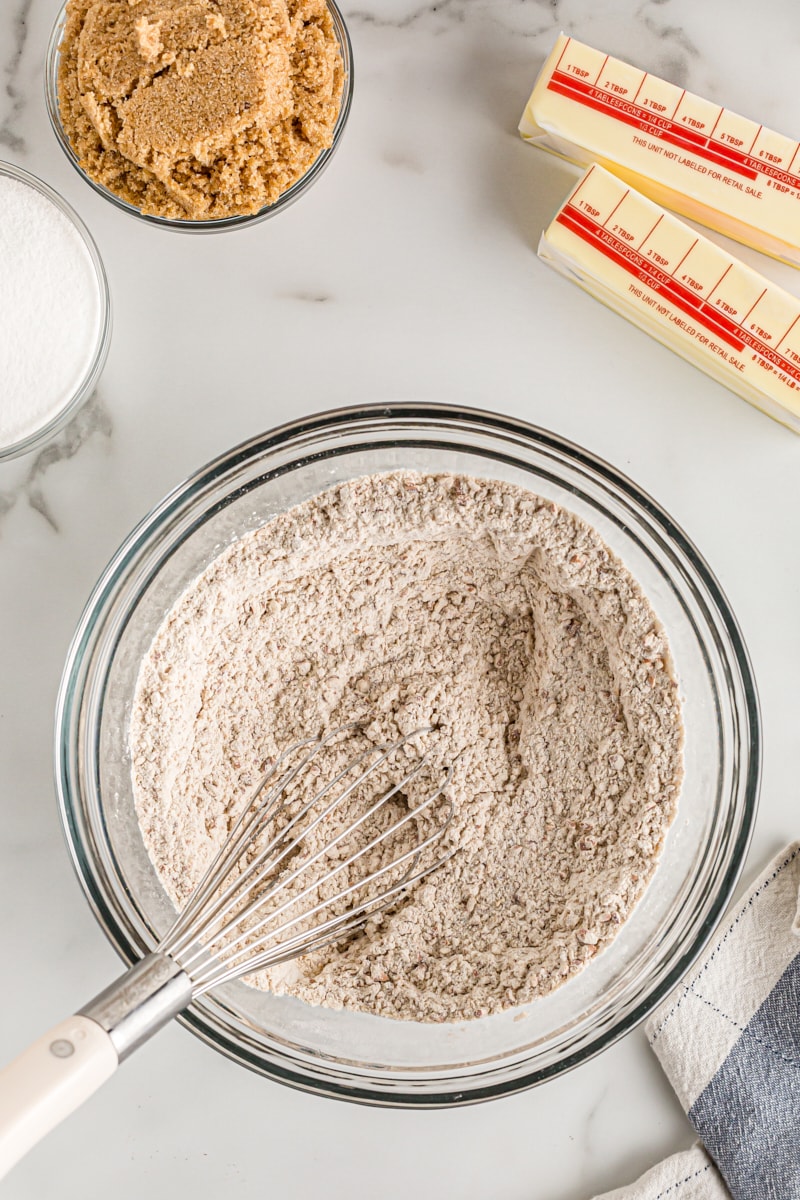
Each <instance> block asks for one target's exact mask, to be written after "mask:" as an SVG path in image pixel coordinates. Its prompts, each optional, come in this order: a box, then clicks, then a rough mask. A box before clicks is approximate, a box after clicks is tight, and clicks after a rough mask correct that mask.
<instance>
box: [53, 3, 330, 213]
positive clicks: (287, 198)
mask: <svg viewBox="0 0 800 1200" xmlns="http://www.w3.org/2000/svg"><path fill="white" fill-rule="evenodd" d="M327 2H328V8H329V10H330V14H331V19H332V20H333V29H334V33H335V34H336V39H337V41H338V43H339V50H340V52H341V55H342V64H343V66H344V88H343V90H342V104H341V108H340V109H339V116H338V117H337V120H336V125H335V126H334V130H333V141H332V142H331V144H330V146H329V147H328V149H327V150H323V151H322V153H321V154H319V155H317V157H316V158H315V159H314V162H313V163H312V164H311V166H310V167H309V169H308V170H307V171H306V173H305V175H302V176H301V177H300V179H298V180H297V182H296V183H293V184H292V186H291V187H290V188H287V189H286V191H285V192H284V193H283V194H282V195H281V196H279V197H278V199H277V200H276V201H275V203H274V204H266V205H264V207H263V208H260V209H259V210H258V212H255V213H245V214H244V215H242V216H237V217H220V218H218V219H216V220H212V221H183V220H178V219H176V218H172V217H157V216H153V215H152V214H150V213H143V212H141V211H140V210H139V209H138V208H136V207H135V205H133V204H129V203H128V202H127V200H123V199H122V198H121V197H120V196H117V195H116V194H115V193H114V192H112V191H110V189H109V188H107V187H104V185H103V184H102V183H98V182H97V180H95V179H92V177H91V176H90V175H88V174H87V173H86V171H84V169H83V167H82V166H81V164H80V162H79V160H78V156H77V154H76V153H75V151H74V150H73V148H72V143H71V142H70V140H69V138H68V137H67V133H66V130H65V129H64V126H63V123H62V121H61V109H60V107H59V104H58V72H59V67H60V63H61V40H62V38H63V36H64V25H65V22H66V3H65V4H64V5H63V7H62V8H61V11H60V12H59V14H58V16H57V17H56V21H55V24H54V25H53V31H52V33H51V34H50V41H49V43H48V46H47V54H46V57H45V69H44V89H45V102H46V104H47V115H48V116H49V118H50V124H51V126H52V128H53V132H54V134H55V135H56V138H57V139H58V144H59V145H60V147H61V149H62V150H63V151H64V153H65V154H66V156H67V158H68V159H69V161H70V162H71V163H72V165H73V167H74V168H75V170H76V171H77V172H78V174H79V175H80V177H81V179H84V180H85V181H86V183H88V184H89V186H90V187H92V188H94V190H95V191H96V192H97V193H98V195H100V196H103V197H104V198H105V199H106V200H110V201H111V203H112V204H113V205H114V206H115V207H116V208H119V209H121V210H122V211H123V212H126V213H130V215H131V216H133V217H138V218H139V220H140V221H146V222H147V224H148V225H158V226H160V227H161V228H162V229H176V230H178V232H180V233H223V232H224V231H225V230H227V229H241V228H242V227H243V226H245V225H256V224H257V223H258V222H259V221H265V220H266V219H267V217H274V216H277V214H278V213H279V212H283V210H284V209H286V208H288V207H289V205H290V204H293V203H294V202H295V200H298V199H299V198H300V196H302V195H303V193H304V192H306V191H308V189H309V188H310V187H311V185H312V184H313V183H314V182H315V181H316V180H317V179H319V177H320V175H321V174H322V172H323V171H324V170H325V168H326V167H327V165H328V163H329V162H330V161H331V159H332V158H333V155H334V154H335V152H336V149H337V147H338V145H339V142H340V140H341V137H342V134H343V132H344V127H345V125H346V124H347V118H348V117H349V115H350V106H351V104H352V102H353V47H352V44H351V42H350V35H349V33H348V32H347V26H346V25H345V22H344V17H343V16H342V14H341V13H340V12H339V9H338V8H337V7H336V4H335V3H334V0H327Z"/></svg>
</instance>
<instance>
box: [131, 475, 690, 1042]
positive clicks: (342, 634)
mask: <svg viewBox="0 0 800 1200" xmlns="http://www.w3.org/2000/svg"><path fill="white" fill-rule="evenodd" d="M349 721H359V722H362V723H363V724H364V725H365V728H366V734H367V736H368V737H369V738H371V739H373V740H375V741H383V740H394V739H395V738H397V737H399V736H401V735H403V734H406V733H410V732H411V731H413V730H415V729H418V728H420V727H421V726H427V725H431V726H433V727H434V733H433V734H432V735H430V738H429V739H428V745H427V747H426V748H430V751H431V755H432V761H433V764H434V766H435V765H436V764H437V763H439V764H440V765H444V764H447V763H452V764H453V777H452V784H451V788H450V792H449V794H450V796H451V797H452V800H453V802H454V805H455V816H454V819H453V822H452V825H451V827H450V830H449V831H448V834H447V835H446V836H447V838H448V839H449V845H451V846H453V847H456V854H455V855H454V857H453V858H452V859H451V860H450V861H449V862H448V863H447V864H446V865H445V866H444V867H443V868H441V869H440V870H439V871H438V872H437V873H436V874H434V875H433V876H431V877H429V878H428V879H425V880H423V881H422V882H421V883H420V884H418V885H417V886H416V887H415V888H414V889H413V890H412V892H411V894H410V896H409V898H408V899H406V900H405V901H404V902H403V903H402V904H401V905H400V906H399V907H398V908H397V909H396V911H394V912H390V913H388V914H386V915H384V916H383V917H381V918H379V919H377V920H376V921H374V922H373V923H372V924H371V925H370V926H369V927H368V928H367V929H366V930H365V931H363V932H362V933H359V934H357V935H355V936H354V937H353V939H352V940H351V942H349V943H348V945H347V946H346V947H344V948H343V949H342V948H340V949H330V948H326V949H324V950H322V951H319V952H317V954H315V955H314V956H311V957H309V958H306V959H301V960H300V961H299V962H297V963H295V964H292V967H291V969H290V970H288V971H287V970H286V969H285V968H283V969H282V970H279V971H276V972H274V973H273V974H272V975H270V974H269V973H264V974H263V975H262V976H259V977H258V979H257V980H256V981H255V982H256V983H257V984H258V985H259V986H264V987H267V988H271V989H272V990H274V991H278V992H290V993H292V994H293V995H295V996H299V997H301V998H302V999H303V1000H306V1001H308V1002H309V1003H311V1004H323V1005H328V1006H330V1007H346V1008H350V1009H359V1010H363V1011H365V1012H370V1013H378V1014H381V1015H383V1016H390V1017H403V1018H410V1019H414V1020H419V1021H457V1020H463V1019H466V1018H472V1017H479V1016H484V1015H486V1014H488V1013H495V1012H499V1011H501V1010H502V1009H505V1008H509V1007H511V1006H513V1005H519V1004H524V1003H527V1002H529V1001H531V1000H533V999H535V998H536V997H538V996H542V995H544V994H546V993H548V992H550V991H552V990H553V989H554V988H556V987H558V986H559V985H560V984H561V983H563V982H564V981H565V980H567V979H568V978H569V977H570V976H571V975H574V974H575V973H576V972H577V971H579V970H581V968H582V967H583V966H584V965H585V964H586V963H588V962H590V961H591V959H592V958H593V957H594V956H595V955H596V954H597V953H598V952H599V951H600V950H601V949H602V948H603V947H604V946H605V945H607V944H608V942H610V941H611V939H612V938H613V937H614V935H615V934H616V933H617V931H618V930H619V927H620V924H621V923H622V922H623V921H624V920H625V919H626V917H628V915H629V914H630V912H631V910H632V908H633V907H634V905H635V903H636V901H637V900H638V899H639V897H640V896H641V895H642V892H643V890H644V888H645V886H646V884H647V882H648V880H649V879H650V877H651V876H652V874H653V871H654V870H655V867H656V863H657V860H658V856H659V853H660V851H661V848H662V844H663V840H664V837H665V834H666V831H667V828H668V826H669V824H670V822H671V821H672V819H673V817H674V815H675V809H676V804H677V798H678V791H679V786H680V778H681V770H682V753H681V750H682V741H683V734H682V724H681V714H680V705H679V701H678V696H677V687H676V683H675V679H674V675H673V672H672V666H671V661H670V655H669V649H668V646H667V641H666V637H665V635H664V632H663V630H662V628H661V626H660V625H659V623H658V621H657V619H656V617H655V614H654V613H653V610H652V608H651V607H650V604H649V603H648V601H647V600H646V598H645V597H644V596H643V595H642V592H641V590H640V588H639V587H638V585H637V584H636V582H635V581H634V580H633V578H632V577H631V575H630V574H629V572H628V571H627V570H626V569H625V567H624V566H623V565H622V564H621V563H620V562H619V561H618V560H617V559H616V558H615V557H614V555H613V554H612V553H611V552H610V551H609V549H608V548H607V547H606V545H605V544H604V543H603V541H602V540H601V539H600V537H599V535H598V534H597V533H596V532H595V531H594V530H593V529H592V528H590V527H589V526H588V525H586V524H585V523H584V522H583V521H581V520H580V519H579V518H577V517H576V516H574V515H573V514H572V513H570V512H568V511H566V510H564V509H561V508H559V507H558V506H556V505H555V504H553V503H552V502H550V501H548V500H544V499H542V498H540V497H537V496H535V495H533V494H532V493H530V492H527V491H525V490H523V489H521V488H518V487H515V486H513V485H510V484H506V483H501V482H497V481H493V480H480V479H473V478H467V477H463V476H448V475H418V474H412V473H408V472H397V473H394V474H390V475H376V476H370V477H368V478H363V479H357V480H354V481H352V482H349V483H345V484H341V485H338V486H337V487H334V488H333V489H331V490H330V491H328V492H325V493H323V494H322V495H320V496H317V497H315V498H314V499H313V500H310V501H308V502H307V503H305V504H303V505H300V506H298V507H296V508H293V509H291V510H290V511H288V512H286V513H284V514H283V515H281V516H279V517H277V518H276V519H274V520H272V521H270V522H269V523H268V524H267V525H265V526H264V527H263V528H262V529H259V530H257V531H256V532H255V533H252V534H249V535H248V536H246V537H244V538H242V539H241V540H240V541H238V542H236V543H235V544H234V545H233V546H231V547H230V548H229V549H228V550H226V551H225V552H224V553H222V554H221V555H220V556H219V557H218V558H217V559H216V560H215V561H214V562H213V563H212V564H211V565H210V567H209V568H208V569H207V570H206V571H205V573H204V574H203V575H201V576H200V578H199V579H197V580H196V581H195V582H194V583H193V584H192V585H191V587H190V588H189V589H188V591H187V592H186V593H185V594H184V595H183V597H182V598H181V599H180V600H179V601H178V603H177V604H176V605H175V607H174V609H173V610H172V612H171V613H170V614H169V615H168V617H167V619H166V621H165V623H164V625H163V626H162V628H161V630H160V631H159V633H158V635H157V636H156V639H155V641H154V643H153V646H152V648H151V650H150V652H149V654H148V656H147V658H146V659H145V661H144V663H143V665H142V668H141V672H140V676H139V680H138V686H137V693H136V697H135V704H134V710H133V715H132V721H131V752H132V760H133V778H134V788H135V796H136V805H137V811H138V815H139V820H140V823H141V826H142V830H143V833H144V838H145V843H146V845H147V848H148V851H149V853H150V855H151V857H152V859H153V862H154V863H155V865H156V868H157V870H158V873H159V875H160V877H161V879H162V881H163V883H164V886H165V888H166V889H167V891H168V893H169V895H170V896H171V897H172V899H173V900H174V901H175V902H176V904H179V905H180V904H183V903H184V902H185V901H186V899H187V897H188V896H189V894H190V892H191V890H192V888H193V887H194V886H195V884H196V883H197V882H198V880H199V878H200V876H201V874H202V872H203V869H204V866H205V864H206V863H207V862H208V859H209V857H210V855H211V853H212V851H213V849H215V848H216V847H217V846H219V844H220V843H221V842H222V840H223V839H224V837H225V834H226V832H227V830H228V827H229V825H230V823H231V821H232V819H233V818H234V817H235V816H236V815H237V813H238V811H239V809H240V808H241V805H242V804H243V803H244V800H245V797H246V795H247V792H248V789H249V788H250V787H252V785H253V783H254V782H255V781H256V780H257V778H258V776H259V773H260V771H261V769H262V766H263V764H264V763H265V762H268V761H270V760H271V759H272V758H273V757H274V756H275V754H276V753H277V752H278V750H279V749H282V748H284V747H285V746H286V745H287V744H288V743H291V742H294V741H295V740H298V739H300V738H303V737H307V736H312V735H317V734H319V733H322V732H324V731H326V730H328V729H330V728H333V727H335V726H338V725H341V724H343V723H345V722H349Z"/></svg>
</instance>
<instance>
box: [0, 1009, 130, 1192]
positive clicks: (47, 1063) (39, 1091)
mask: <svg viewBox="0 0 800 1200" xmlns="http://www.w3.org/2000/svg"><path fill="white" fill-rule="evenodd" d="M118 1061H119V1060H118V1058H117V1052H116V1050H115V1049H114V1046H113V1043H112V1041H111V1038H110V1037H109V1035H108V1034H107V1033H106V1031H105V1030H104V1029H101V1027H100V1026H99V1025H98V1024H97V1022H96V1021H92V1020H91V1019H90V1018H89V1017H81V1016H75V1017H68V1018H67V1020H66V1021H62V1022H61V1023H60V1025H55V1026H54V1027H53V1028H52V1029H51V1030H50V1032H49V1033H46V1034H45V1035H44V1037H40V1038H39V1039H38V1041H35V1042H34V1043H33V1045H32V1046H29V1047H28V1049H27V1050H23V1052H22V1054H20V1055H19V1056H18V1057H17V1058H15V1059H14V1061H13V1062H11V1063H9V1065H8V1066H7V1067H5V1068H4V1069H3V1070H2V1071H0V1179H2V1178H3V1177H4V1176H5V1174H6V1173H7V1172H8V1171H10V1170H11V1168H12V1167H13V1166H14V1164H15V1163H17V1162H19V1160H20V1159H21V1158H22V1156H23V1155H24V1154H27V1152H28V1150H30V1149H31V1147H32V1146H35V1145H36V1143H37V1142H39V1141H41V1139H42V1138H43V1137H44V1136H45V1134H46V1133H49V1132H50V1130H51V1129H54V1128H55V1127H56V1125H58V1124H59V1123H60V1122H61V1121H63V1120H64V1118H65V1117H68V1116H69V1115H70V1113H73V1112H75V1110H76V1109H77V1108H80V1106H81V1105H82V1104H83V1102H84V1101H85V1100H88V1098H89V1097H90V1096H91V1095H92V1093H93V1092H96V1091H97V1089H98V1088H99V1087H100V1086H101V1085H102V1084H103V1083H105V1081H106V1080H107V1079H108V1078H109V1077H110V1076H111V1075H113V1074H114V1071H115V1070H116V1069H117V1064H118Z"/></svg>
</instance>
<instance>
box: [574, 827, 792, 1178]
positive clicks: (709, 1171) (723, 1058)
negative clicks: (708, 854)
mask: <svg viewBox="0 0 800 1200" xmlns="http://www.w3.org/2000/svg"><path fill="white" fill-rule="evenodd" d="M799 892H800V842H797V843H795V844H794V845H791V846H788V847H787V848H786V850H784V851H783V852H782V853H781V854H780V855H778V857H777V858H776V859H775V861H774V862H773V863H771V865H770V866H769V868H768V870H767V872H766V873H765V874H764V875H762V877H761V878H760V879H759V881H758V883H757V884H756V886H755V887H754V888H753V889H752V890H751V891H750V892H749V894H748V895H747V896H745V898H744V899H743V900H741V901H739V902H738V903H736V904H735V905H734V906H733V908H731V909H730V910H729V912H728V914H727V916H726V917H725V918H724V920H723V921H722V924H721V925H720V927H719V930H718V932H717V934H716V936H715V937H714V939H713V940H712V942H711V944H710V947H709V949H708V950H707V951H706V953H705V954H704V955H703V957H702V958H701V959H700V960H699V962H698V963H697V964H696V965H695V966H694V967H693V968H692V971H691V973H690V974H689V975H688V976H687V977H686V979H684V981H683V983H682V984H681V985H680V986H679V987H678V988H676V989H675V991H674V992H673V993H672V995H671V996H669V997H668V998H667V1000H666V1001H665V1002H664V1003H663V1004H662V1005H661V1006H660V1007H659V1008H658V1009H656V1011H655V1012H654V1013H653V1015H652V1016H651V1018H650V1020H649V1021H648V1023H647V1025H646V1032H647V1037H648V1040H649V1042H650V1045H651V1046H652V1047H653V1049H654V1050H655V1052H656V1054H657V1055H658V1057H659V1059H660V1060H661V1065H662V1067H663V1068H664V1070H665V1071H666V1073H667V1076H668V1077H669V1080H670V1083H671V1084H672V1086H673V1088H674V1089H675V1092H676V1094H677V1096H678V1099H679V1100H680V1102H681V1104H682V1105H683V1107H684V1108H685V1110H686V1113H687V1116H688V1117H689V1120H690V1121H691V1123H692V1125H693V1126H694V1128H695V1130H696V1131H697V1134H698V1136H699V1138H700V1142H701V1144H698V1145H697V1146H695V1147H694V1148H693V1149H692V1150H688V1151H686V1153H684V1154H676V1155H675V1156H674V1157H672V1158H669V1159H667V1160H666V1161H665V1162H663V1163H660V1164H659V1165H658V1166H657V1167H654V1168H653V1170H652V1171H648V1173H647V1174H646V1175H644V1176H643V1177H642V1178H641V1179H640V1180H639V1181H638V1182H637V1183H635V1184H633V1185H632V1186H631V1187H627V1188H621V1189H619V1190H617V1191H614V1192H607V1193H606V1194H605V1195H604V1196H602V1197H598V1198H597V1200H662V1198H663V1200H731V1197H732V1198H733V1200H800V940H798V934H800V917H799V916H798V894H799Z"/></svg>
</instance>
